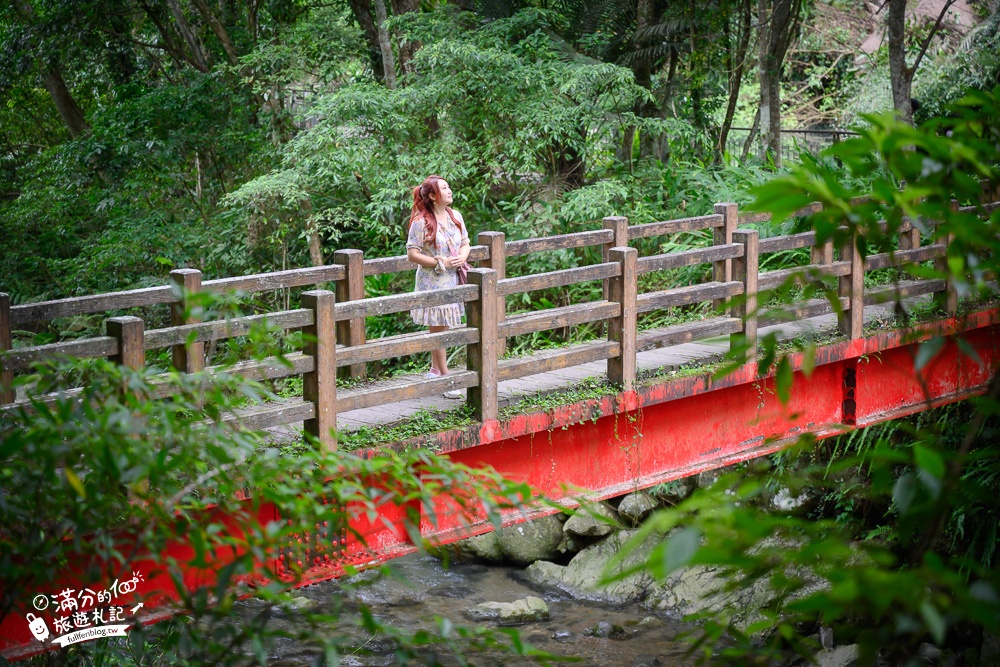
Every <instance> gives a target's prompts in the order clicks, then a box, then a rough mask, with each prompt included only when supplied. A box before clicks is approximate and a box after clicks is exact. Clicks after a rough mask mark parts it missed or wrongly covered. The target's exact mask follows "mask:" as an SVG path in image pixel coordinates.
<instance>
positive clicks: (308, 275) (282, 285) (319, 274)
mask: <svg viewBox="0 0 1000 667" xmlns="http://www.w3.org/2000/svg"><path fill="white" fill-rule="evenodd" d="M344 275H345V274H344V267H343V266H340V265H337V264H327V265H326V266H309V267H306V268H304V269H289V270H287V271H273V272H271V273H258V274H255V275H252V276H237V277H235V278H216V279H214V280H205V281H203V282H202V283H201V289H202V291H204V292H213V293H216V294H222V293H225V292H232V291H240V292H247V293H254V292H268V291H270V290H278V289H288V288H290V287H305V286H306V285H317V284H319V283H326V282H332V281H335V280H343V279H344Z"/></svg>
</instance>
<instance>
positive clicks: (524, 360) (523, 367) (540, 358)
mask: <svg viewBox="0 0 1000 667" xmlns="http://www.w3.org/2000/svg"><path fill="white" fill-rule="evenodd" d="M619 348H620V345H619V344H618V343H615V342H613V341H606V340H596V341H591V342H589V343H577V344H576V345H570V346H568V347H560V348H557V349H554V350H542V351H541V352H535V353H534V354H529V355H526V356H523V357H518V358H517V359H509V360H506V361H501V362H500V363H499V364H497V378H498V379H499V380H500V381H501V382H502V381H504V380H513V379H516V378H520V377H525V376H527V375H537V374H538V373H547V372H549V371H556V370H559V369H560V368H569V367H570V366H579V365H581V364H589V363H591V362H594V361H603V360H605V359H610V358H612V357H616V356H618V354H619Z"/></svg>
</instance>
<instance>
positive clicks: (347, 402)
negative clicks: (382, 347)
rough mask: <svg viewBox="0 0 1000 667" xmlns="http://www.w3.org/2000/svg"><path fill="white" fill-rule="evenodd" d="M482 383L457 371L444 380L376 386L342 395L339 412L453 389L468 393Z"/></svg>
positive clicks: (471, 372)
mask: <svg viewBox="0 0 1000 667" xmlns="http://www.w3.org/2000/svg"><path fill="white" fill-rule="evenodd" d="M478 383H479V374H478V373H476V372H474V371H455V372H452V373H449V374H448V375H445V376H444V377H436V378H429V379H425V380H419V381H417V382H405V383H394V384H392V385H390V386H385V385H379V384H377V385H375V386H372V387H361V388H359V389H350V390H348V391H342V392H340V397H339V399H338V401H337V407H338V409H339V410H340V412H342V413H343V412H350V411H351V410H360V409H362V408H370V407H372V406H375V405H386V404H388V403H396V402H398V401H407V400H409V399H411V398H422V397H424V396H433V395H434V394H440V393H443V392H446V391H449V390H451V389H467V388H468V387H474V386H476V385H477V384H478Z"/></svg>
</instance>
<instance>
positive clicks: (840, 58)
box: [0, 0, 1000, 330]
mask: <svg viewBox="0 0 1000 667" xmlns="http://www.w3.org/2000/svg"><path fill="white" fill-rule="evenodd" d="M953 2H954V0H951V1H950V2H939V3H930V5H933V6H932V7H930V9H929V10H928V9H927V8H923V9H921V11H922V12H923V14H913V11H914V9H920V8H921V7H923V6H924V5H926V4H928V3H912V2H911V3H910V5H911V7H910V8H909V9H908V10H907V11H909V12H910V14H908V15H907V17H908V18H907V19H906V23H905V35H904V39H905V41H904V43H903V45H904V47H905V49H908V52H909V62H910V63H913V62H914V59H915V58H916V57H917V56H918V55H920V56H923V58H922V60H921V61H920V63H919V68H917V67H914V68H913V69H915V70H916V71H915V75H913V72H910V74H911V76H913V82H912V90H913V97H914V98H916V99H918V100H919V101H920V102H921V105H920V106H919V108H918V109H917V110H916V111H915V119H916V120H917V121H920V120H923V119H924V118H926V117H927V116H928V115H929V114H933V113H937V112H940V111H941V110H942V109H943V108H944V106H945V105H946V104H947V103H948V102H949V101H952V100H954V99H956V98H957V97H958V96H959V95H960V93H961V91H962V90H963V89H964V87H966V86H970V85H971V86H974V87H979V88H983V89H989V88H991V87H992V86H993V85H995V84H996V83H997V76H998V72H1000V56H998V53H1000V14H998V6H997V3H996V2H985V1H980V2H969V3H964V2H963V3H955V4H954V5H953V4H952V3H953ZM890 4H891V3H886V6H885V7H879V6H877V4H876V3H871V2H851V1H846V0H805V1H803V0H794V1H792V0H769V1H764V2H756V3H755V2H752V1H751V0H715V1H713V2H708V3H706V2H698V3H695V2H686V3H675V2H665V1H664V0H602V1H601V2H596V3H582V2H576V1H573V0H562V1H556V2H540V3H533V2H518V1H508V0H463V1H462V2H459V3H457V4H453V3H438V2H425V3H418V2H416V1H415V0H394V1H393V2H392V3H389V4H386V3H384V2H383V1H382V0H374V1H372V2H369V1H368V0H348V2H339V1H331V2H325V1H311V0H245V1H237V0H105V1H102V2H95V1H91V0H80V1H79V2H65V1H63V0H15V2H13V3H10V4H6V3H5V5H4V7H3V8H2V9H0V97H2V100H3V104H0V239H2V244H0V245H2V252H0V275H2V276H3V280H2V288H3V290H4V291H7V292H9V293H10V294H11V298H12V302H13V303H14V304H18V303H24V302H27V301H35V300H44V299H51V298H60V297H67V296H73V295H78V294H85V293H94V292H102V291H110V290H119V289H125V288H130V287H140V286H147V285H154V284H163V283H164V282H165V281H166V277H167V274H168V272H169V270H170V269H173V268H179V267H196V268H199V269H201V270H202V271H203V272H204V273H205V274H206V277H221V276H228V275H237V274H244V273H256V272H261V271H268V270H276V269H281V268H291V267H300V266H307V265H309V264H322V263H324V262H328V261H330V258H331V256H332V252H333V250H334V249H337V248H346V247H353V248H360V249H362V250H364V251H365V252H366V254H367V255H368V256H384V255H391V254H399V253H401V252H402V242H403V227H404V224H405V222H406V221H407V219H408V212H409V189H410V188H411V187H412V186H413V185H414V184H416V183H419V182H420V181H421V180H422V179H423V177H424V176H426V175H427V174H429V173H438V174H441V175H443V176H445V177H446V178H448V179H449V180H450V181H451V183H452V185H453V187H454V189H455V191H456V206H457V207H458V208H460V209H461V210H462V211H463V212H464V213H465V218H466V219H467V220H468V221H469V222H470V227H471V231H472V232H473V233H475V232H477V231H480V230H486V229H491V230H502V231H504V232H506V233H507V235H508V238H520V237H526V236H538V235H544V234H549V233H560V232H566V231H573V230H577V229H582V228H592V227H594V226H596V224H597V223H595V221H596V220H598V219H599V218H601V217H602V216H605V215H610V214H621V215H626V216H628V217H629V218H630V219H632V220H634V221H636V222H646V221H650V220H655V219H665V218H667V217H670V216H674V217H676V216H679V215H684V214H685V212H693V213H694V214H701V213H704V212H708V211H709V210H710V205H711V203H713V202H714V201H722V200H735V201H744V200H746V196H745V195H744V194H743V193H744V192H745V190H746V189H747V187H748V186H749V185H752V184H754V183H757V182H759V181H760V180H761V179H762V178H763V177H764V176H765V175H766V174H768V173H770V170H773V169H774V168H776V163H777V162H779V161H780V157H781V153H780V152H774V151H772V152H771V153H770V157H769V158H768V157H767V156H766V155H767V154H765V153H762V152H761V150H760V146H759V145H758V143H759V141H758V137H762V138H763V140H764V141H765V143H766V142H767V141H768V140H769V137H771V135H773V127H775V126H776V123H778V124H780V126H781V127H783V128H784V129H786V130H788V129H792V128H833V127H843V126H850V125H852V124H854V123H857V122H858V121H859V118H860V116H859V115H860V114H861V113H863V112H869V111H876V110H885V109H889V108H892V106H893V91H894V88H893V85H894V84H892V77H891V76H890V75H891V70H892V63H891V60H892V58H891V57H890V56H891V55H892V54H890V48H889V42H890V41H891V40H890V39H889V37H891V36H892V35H891V32H892V31H891V26H888V28H887V25H888V24H889V23H891V21H890V18H891V17H890V11H889V9H890V7H889V5H890ZM901 4H903V5H904V6H905V4H906V3H901ZM942 9H943V11H941V10H942ZM960 9H961V11H959V10H960ZM928 12H930V13H928ZM935 12H937V14H939V15H940V16H941V19H942V20H941V21H940V22H939V23H937V24H936V23H935V18H936V17H937V15H936V14H935ZM866 40H867V41H866ZM862 47H864V49H867V52H866V51H865V50H863V48H862ZM762 63H763V65H762ZM904 65H905V63H904ZM775 101H777V102H776V104H775ZM763 108H769V109H770V111H769V112H768V113H767V114H766V118H763V119H762V118H761V113H760V110H761V109H763ZM779 111H780V113H779ZM734 127H743V128H751V131H750V132H746V131H742V132H738V131H734V130H733V128H734ZM748 135H749V136H748ZM734 141H735V143H734ZM785 141H786V142H787V141H789V139H788V138H787V137H786V139H785ZM727 144H728V146H729V148H730V150H728V151H727V150H725V149H726V147H727ZM771 145H772V147H773V146H774V144H773V143H772V144H771ZM734 146H737V147H738V148H739V150H733V147H734ZM689 214H690V213H689ZM545 261H550V262H556V263H559V262H572V261H573V260H572V258H558V257H557V258H554V259H553V258H549V259H547V260H545ZM535 268H536V269H537V268H545V267H535ZM369 288H370V290H371V289H375V290H389V291H391V290H394V289H408V288H407V287H403V286H402V285H401V284H400V285H398V286H397V285H389V284H387V285H370V286H369ZM75 326H76V327H77V328H81V327H82V329H86V328H87V327H86V325H85V323H84V324H83V325H80V324H77V325H75ZM82 329H81V330H82Z"/></svg>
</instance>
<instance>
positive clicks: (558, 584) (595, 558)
mask: <svg viewBox="0 0 1000 667" xmlns="http://www.w3.org/2000/svg"><path fill="white" fill-rule="evenodd" d="M634 534H635V533H634V531H621V532H618V533H615V534H614V535H612V536H610V537H608V538H607V539H605V540H602V541H601V542H598V543H597V544H594V545H591V546H589V547H587V548H586V549H584V550H583V551H581V552H580V553H578V554H577V555H576V556H574V557H573V560H571V561H570V562H569V564H568V565H556V564H555V563H550V562H547V561H538V562H536V563H533V564H532V565H531V566H529V567H528V568H527V569H526V570H525V574H526V575H527V576H528V578H529V579H531V580H532V581H533V582H535V583H537V584H541V585H543V586H552V587H554V588H558V589H560V590H562V591H565V592H566V593H569V594H570V595H572V596H573V597H575V598H579V599H584V600H598V601H603V602H615V603H622V602H632V601H635V600H640V599H642V598H643V597H644V596H645V595H646V592H647V590H648V589H649V587H650V586H651V585H652V583H653V579H652V577H651V576H650V575H649V574H648V573H646V572H645V571H640V572H638V573H635V574H631V575H629V576H627V577H625V578H623V579H621V580H618V581H614V582H611V583H607V584H604V583H602V581H603V579H604V577H605V574H606V573H607V572H606V571H607V566H608V563H609V562H610V561H611V559H612V558H614V557H615V556H617V555H619V554H620V553H621V552H622V548H623V546H624V545H625V543H626V542H627V541H628V540H629V539H630V538H631V537H632V536H633V535H634ZM659 539H660V538H659V537H658V536H653V537H651V538H649V539H647V540H646V541H644V542H642V543H641V544H639V545H638V546H637V547H636V548H634V549H632V550H631V551H630V553H628V554H627V555H626V556H625V558H624V559H623V560H622V562H621V563H620V564H619V565H618V567H617V568H616V570H617V571H623V570H625V569H629V568H631V567H633V566H635V565H638V564H639V563H640V562H644V561H645V560H646V558H647V557H648V556H649V553H650V551H651V550H652V549H653V547H654V546H655V545H656V544H657V542H659ZM613 573H614V571H611V572H610V574H613Z"/></svg>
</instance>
